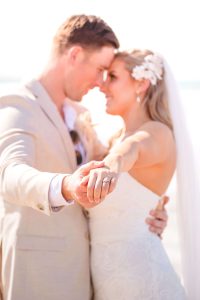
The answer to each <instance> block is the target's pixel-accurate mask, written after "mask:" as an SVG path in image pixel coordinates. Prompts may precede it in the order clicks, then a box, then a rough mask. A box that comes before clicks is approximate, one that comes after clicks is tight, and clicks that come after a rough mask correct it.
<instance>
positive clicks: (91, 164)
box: [79, 160, 104, 176]
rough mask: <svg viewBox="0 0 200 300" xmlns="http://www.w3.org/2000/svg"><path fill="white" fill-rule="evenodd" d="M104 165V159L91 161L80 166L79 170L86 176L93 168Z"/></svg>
mask: <svg viewBox="0 0 200 300" xmlns="http://www.w3.org/2000/svg"><path fill="white" fill-rule="evenodd" d="M102 167H104V162H103V161H95V160H93V161H91V162H89V163H87V164H85V165H83V166H81V167H80V168H79V172H80V173H81V174H82V175H83V176H86V175H88V174H89V172H90V171H91V170H93V169H96V168H102Z"/></svg>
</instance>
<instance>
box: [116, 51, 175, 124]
mask: <svg viewBox="0 0 200 300" xmlns="http://www.w3.org/2000/svg"><path fill="white" fill-rule="evenodd" d="M148 55H154V53H153V52H152V51H150V50H138V49H135V50H132V51H123V52H118V53H117V54H116V55H115V58H116V59H120V60H122V61H123V62H124V63H125V67H126V69H127V70H128V71H129V72H130V74H132V72H133V69H134V68H135V67H136V66H141V65H142V64H143V63H144V62H145V57H147V56H148ZM142 103H143V105H144V106H145V107H146V110H147V113H148V115H149V117H150V118H151V119H152V120H154V121H160V122H162V123H164V124H165V125H167V126H168V127H169V128H171V129H173V126H172V121H171V117H170V112H169V107H168V101H167V92H166V86H165V74H164V69H163V70H162V79H158V80H157V81H156V84H150V86H149V88H148V89H147V91H146V94H145V97H144V99H143V101H142Z"/></svg>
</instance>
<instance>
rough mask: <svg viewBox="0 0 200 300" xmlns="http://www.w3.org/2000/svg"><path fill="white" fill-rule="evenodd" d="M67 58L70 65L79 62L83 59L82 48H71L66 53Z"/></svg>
mask: <svg viewBox="0 0 200 300" xmlns="http://www.w3.org/2000/svg"><path fill="white" fill-rule="evenodd" d="M68 57H69V60H70V62H71V63H72V64H76V63H77V62H81V61H82V60H83V58H84V53H83V48H82V47H80V46H73V47H71V48H70V49H69V51H68Z"/></svg>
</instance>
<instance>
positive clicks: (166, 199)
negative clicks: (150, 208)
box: [156, 195, 169, 210]
mask: <svg viewBox="0 0 200 300" xmlns="http://www.w3.org/2000/svg"><path fill="white" fill-rule="evenodd" d="M168 202H169V197H168V196H166V195H164V196H162V198H161V199H160V200H159V202H158V205H157V207H156V210H164V208H165V205H166V204H167V203H168Z"/></svg>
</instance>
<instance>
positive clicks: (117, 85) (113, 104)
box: [101, 58, 137, 117]
mask: <svg viewBox="0 0 200 300" xmlns="http://www.w3.org/2000/svg"><path fill="white" fill-rule="evenodd" d="M136 88H137V82H136V81H135V80H134V79H133V78H132V77H131V74H130V72H129V71H128V70H127V69H126V68H125V64H124V62H123V61H122V60H120V59H119V58H117V59H115V60H114V61H113V63H112V64H111V66H110V68H109V69H108V73H107V79H106V81H105V82H104V84H103V86H102V88H101V91H102V92H103V93H104V94H105V96H106V112H107V113H109V114H112V115H120V116H122V117H123V116H124V114H126V112H128V111H130V109H132V106H133V105H134V103H135V98H136Z"/></svg>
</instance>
